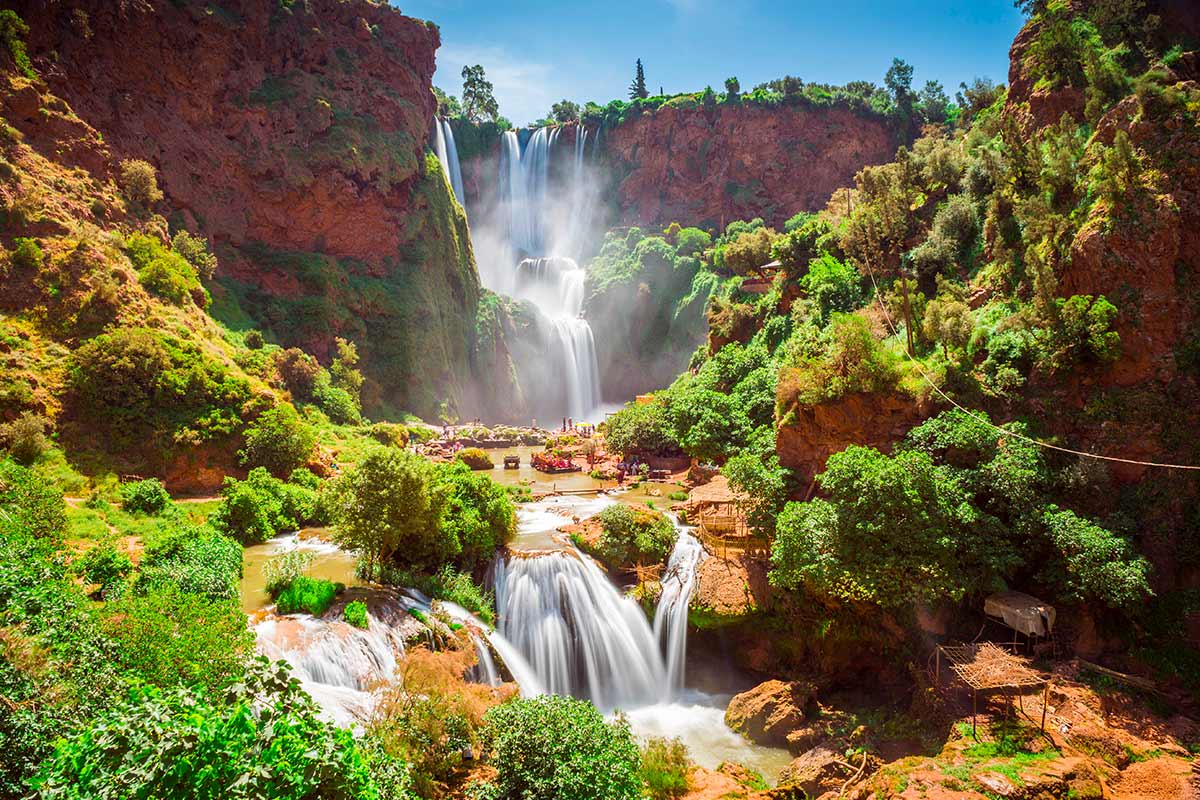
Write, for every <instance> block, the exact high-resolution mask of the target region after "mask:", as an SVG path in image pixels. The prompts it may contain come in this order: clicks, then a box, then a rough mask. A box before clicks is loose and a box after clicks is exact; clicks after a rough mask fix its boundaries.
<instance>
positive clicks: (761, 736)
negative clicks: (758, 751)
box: [725, 680, 817, 747]
mask: <svg viewBox="0 0 1200 800" xmlns="http://www.w3.org/2000/svg"><path fill="white" fill-rule="evenodd" d="M816 695H817V687H816V686H815V685H814V684H812V683H810V682H809V681H779V680H771V681H766V682H765V683H760V684H759V685H758V686H755V687H754V688H753V689H750V690H749V691H746V692H742V693H741V694H739V695H736V696H734V698H733V699H732V700H730V701H729V707H728V708H726V709H725V724H726V725H728V726H729V727H730V728H731V729H732V730H735V731H737V732H739V733H741V734H742V735H743V736H745V737H746V738H748V739H750V740H751V741H753V742H756V743H758V744H762V745H768V746H771V747H786V746H788V734H790V733H792V732H793V731H796V730H797V729H800V728H802V727H803V726H804V724H805V720H806V715H807V712H808V711H809V710H810V709H812V708H814V707H815V706H816Z"/></svg>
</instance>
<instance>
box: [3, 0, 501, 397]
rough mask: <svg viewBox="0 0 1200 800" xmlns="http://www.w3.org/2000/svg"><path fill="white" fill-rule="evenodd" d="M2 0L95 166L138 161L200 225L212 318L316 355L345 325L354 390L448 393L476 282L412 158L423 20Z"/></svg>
mask: <svg viewBox="0 0 1200 800" xmlns="http://www.w3.org/2000/svg"><path fill="white" fill-rule="evenodd" d="M13 5H14V6H15V8H16V10H17V11H18V13H20V14H21V15H22V17H24V19H25V20H26V21H27V22H28V23H29V26H30V28H31V32H30V36H29V50H30V54H31V56H32V57H33V59H34V63H35V64H36V66H37V69H38V73H39V74H40V75H41V76H42V77H43V78H44V79H45V80H46V82H47V84H48V85H49V87H50V89H51V90H52V91H53V92H54V93H55V94H56V95H58V96H60V97H62V98H64V99H65V100H66V101H67V102H69V103H70V105H71V107H72V108H73V109H74V111H75V112H76V113H77V114H78V115H79V117H80V118H82V119H83V120H84V121H85V122H87V123H88V124H89V125H91V126H92V127H94V128H95V129H96V130H98V131H100V132H101V134H102V135H103V137H104V140H105V142H106V144H107V145H108V147H109V148H110V149H111V151H112V154H113V159H112V161H111V162H110V163H109V164H108V165H98V168H99V169H102V170H108V171H110V172H111V171H112V170H113V167H112V164H115V163H116V161H117V160H119V159H121V158H140V159H145V160H147V161H149V162H150V163H152V164H153V165H154V166H155V167H156V168H157V170H158V174H159V184H160V186H161V188H162V189H163V191H164V193H165V194H166V203H165V206H167V207H169V208H170V209H172V211H171V212H170V213H171V218H170V220H169V221H170V223H171V226H172V228H173V229H174V228H180V227H184V228H188V229H190V230H192V231H193V232H196V233H199V234H202V235H204V236H207V237H209V238H210V240H211V241H212V243H213V245H214V249H215V250H216V252H217V255H218V256H219V258H220V267H219V270H218V272H217V276H216V285H215V286H212V287H211V289H212V291H213V294H214V305H213V309H212V311H213V314H214V316H216V317H218V318H219V319H221V320H222V321H224V322H226V323H227V324H229V325H230V326H231V327H234V328H248V327H259V328H262V329H263V330H264V331H265V332H266V333H267V336H268V338H269V339H273V340H275V341H277V342H279V343H280V344H283V345H299V346H301V347H303V348H305V349H306V350H309V351H311V352H314V353H317V354H318V355H320V356H322V357H325V356H328V354H329V353H330V350H331V345H332V343H333V340H334V338H335V337H337V336H344V337H346V338H349V339H351V340H353V341H356V342H357V343H358V345H359V349H360V352H361V353H362V355H363V367H364V371H365V372H366V374H367V377H368V384H367V387H366V394H365V399H367V401H368V405H369V406H372V405H373V406H375V407H380V406H385V407H386V406H392V407H395V408H406V409H409V410H413V411H416V412H418V413H425V414H429V413H433V412H436V411H437V410H439V409H447V408H449V409H452V408H454V407H455V406H456V405H457V404H458V403H459V402H460V401H462V399H463V398H464V396H465V393H466V392H467V391H469V379H470V375H469V370H470V363H471V357H472V353H473V348H474V336H475V315H476V306H477V303H478V299H479V282H478V277H477V274H476V271H475V264H474V257H473V255H472V252H471V248H470V240H469V237H468V236H467V231H466V220H465V217H464V216H463V214H462V211H461V209H460V208H459V207H458V206H457V204H456V203H454V202H453V201H452V199H451V198H450V197H449V196H448V193H447V192H446V191H445V185H444V183H445V182H444V178H443V177H442V176H441V174H440V171H439V170H438V169H437V168H436V166H433V165H436V159H435V160H434V162H433V165H431V164H430V163H428V162H427V159H426V157H425V155H424V149H425V146H426V142H427V140H428V137H429V125H430V121H431V119H432V118H433V114H434V110H435V103H434V99H433V96H432V94H431V91H430V85H431V83H430V81H431V77H432V75H433V71H434V53H435V51H436V49H437V47H438V44H439V36H438V32H437V29H436V27H434V26H433V25H431V24H428V23H425V22H422V21H419V20H415V19H411V18H409V17H406V16H403V15H402V14H400V13H399V12H398V11H397V10H396V9H394V8H392V7H390V6H388V5H386V4H376V3H373V2H369V0H349V1H348V2H347V1H346V0H308V2H305V3H284V2H259V1H256V0H223V1H222V2H220V3H198V2H172V0H145V1H144V2H141V1H139V2H133V0H120V2H108V0H70V1H69V2H68V1H63V2H54V3H49V4H47V3H46V2H43V1H42V0H25V1H24V2H17V3H15V4H13ZM101 177H115V175H111V174H110V175H108V176H101Z"/></svg>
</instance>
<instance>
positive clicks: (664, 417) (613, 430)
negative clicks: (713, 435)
mask: <svg viewBox="0 0 1200 800" xmlns="http://www.w3.org/2000/svg"><path fill="white" fill-rule="evenodd" d="M606 426H607V431H606V433H605V442H606V443H607V445H608V448H609V450H611V451H612V452H615V453H621V454H622V455H627V456H628V455H656V456H673V455H679V453H680V452H681V451H680V448H679V441H678V440H677V439H676V438H675V431H674V428H672V426H671V419H670V416H669V415H668V413H667V406H666V404H665V403H663V402H662V401H661V400H660V399H658V398H655V400H653V401H652V402H649V403H630V404H628V405H626V406H625V407H624V408H622V409H621V410H620V411H618V412H617V413H615V414H613V415H612V416H611V417H609V418H608V422H607V423H606Z"/></svg>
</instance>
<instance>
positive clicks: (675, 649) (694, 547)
mask: <svg viewBox="0 0 1200 800" xmlns="http://www.w3.org/2000/svg"><path fill="white" fill-rule="evenodd" d="M703 555H704V546H703V545H701V544H700V540H699V539H697V538H696V537H695V536H693V535H692V534H691V533H689V532H688V531H680V532H679V539H678V540H677V541H676V542H675V550H674V551H673V552H672V553H671V558H670V560H669V561H668V562H667V572H666V575H665V576H664V578H663V581H662V594H661V595H659V598H658V608H656V609H655V611H654V637H655V638H656V639H657V640H658V641H659V642H660V643H662V645H663V647H664V648H665V650H666V660H667V685H668V686H670V687H671V689H672V691H675V692H678V691H679V690H680V689H682V688H683V670H684V660H685V657H686V656H687V624H688V604H689V603H690V602H691V599H692V590H693V589H694V588H695V586H696V567H697V566H698V565H699V563H700V559H701V557H702V556H703Z"/></svg>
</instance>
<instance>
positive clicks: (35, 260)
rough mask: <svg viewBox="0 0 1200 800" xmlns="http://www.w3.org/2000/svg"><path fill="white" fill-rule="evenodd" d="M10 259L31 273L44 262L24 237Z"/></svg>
mask: <svg viewBox="0 0 1200 800" xmlns="http://www.w3.org/2000/svg"><path fill="white" fill-rule="evenodd" d="M0 13H4V12H0ZM10 258H11V259H12V265H13V266H14V267H16V268H17V269H24V270H31V271H32V270H37V269H40V268H41V266H42V262H43V261H45V260H46V256H45V254H44V253H43V252H42V248H40V247H38V243H37V242H36V241H35V240H33V239H30V238H27V237H25V236H18V237H17V238H16V239H13V251H12V255H11V256H10Z"/></svg>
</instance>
